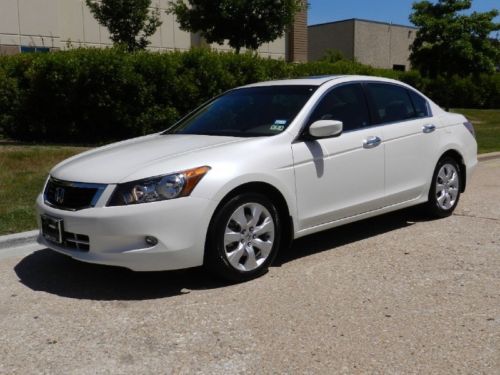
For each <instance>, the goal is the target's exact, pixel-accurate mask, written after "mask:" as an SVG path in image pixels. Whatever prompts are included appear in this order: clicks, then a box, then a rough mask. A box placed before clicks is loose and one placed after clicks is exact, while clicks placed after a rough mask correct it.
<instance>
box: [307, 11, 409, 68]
mask: <svg viewBox="0 0 500 375" xmlns="http://www.w3.org/2000/svg"><path fill="white" fill-rule="evenodd" d="M416 32H417V29H416V28H414V27H409V26H402V25H395V24H391V23H383V22H376V21H368V20H360V19H349V20H344V21H337V22H329V23H324V24H320V25H312V26H309V27H308V38H309V60H310V61H315V60H319V59H321V58H322V57H323V56H325V53H326V52H327V50H329V49H336V50H339V51H340V52H342V53H343V55H344V56H345V57H346V58H349V59H353V58H354V59H356V60H357V61H359V62H360V63H362V64H367V65H371V66H373V67H377V68H386V69H395V70H409V68H410V61H409V57H410V46H411V45H412V44H413V41H414V40H415V36H416Z"/></svg>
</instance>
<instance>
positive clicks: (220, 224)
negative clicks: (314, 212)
mask: <svg viewBox="0 0 500 375" xmlns="http://www.w3.org/2000/svg"><path fill="white" fill-rule="evenodd" d="M246 203H259V204H261V205H262V206H264V207H265V208H266V209H267V210H268V211H269V213H270V214H271V216H272V219H273V221H274V229H275V233H274V243H273V248H272V250H271V253H270V254H269V256H268V258H267V259H266V261H265V262H264V263H263V264H262V265H261V266H260V267H258V268H257V269H255V270H253V271H240V270H237V269H235V268H234V267H233V266H232V265H231V264H230V263H229V260H228V259H227V257H226V253H225V249H224V233H225V230H226V224H227V222H228V221H229V218H230V217H231V215H232V214H233V213H234V211H235V210H236V209H237V208H238V207H240V206H242V205H244V204H246ZM281 232H282V231H281V221H280V215H279V212H278V210H277V208H276V207H275V205H274V204H273V203H272V202H271V201H270V200H269V199H268V198H267V197H266V196H265V195H262V194H258V193H242V194H239V195H236V196H235V197H233V198H231V199H229V200H228V201H227V202H225V203H224V204H223V205H222V206H221V207H220V208H219V209H218V210H217V211H216V213H215V214H214V217H213V219H212V222H211V224H210V228H209V233H208V236H207V248H206V252H205V266H206V267H207V268H208V269H209V270H210V271H211V272H212V273H215V274H216V275H217V276H219V277H222V278H224V279H226V280H230V281H236V282H241V281H247V280H251V279H253V278H256V277H258V276H261V275H263V274H264V273H266V272H267V269H268V267H269V265H270V264H271V263H272V262H273V261H274V259H275V258H276V255H277V254H278V251H279V248H280V243H281V234H282V233H281Z"/></svg>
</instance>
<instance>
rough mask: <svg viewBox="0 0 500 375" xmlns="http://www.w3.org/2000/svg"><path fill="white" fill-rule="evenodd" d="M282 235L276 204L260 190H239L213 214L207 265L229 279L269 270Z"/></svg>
mask: <svg viewBox="0 0 500 375" xmlns="http://www.w3.org/2000/svg"><path fill="white" fill-rule="evenodd" d="M280 239H281V222H280V220H279V215H278V211H277V209H276V207H275V206H274V204H273V203H272V202H271V201H270V200H269V199H267V198H266V197H265V196H263V195H261V194H256V193H244V194H240V195H238V196H236V197H234V198H232V199H230V200H229V201H227V202H226V203H225V204H224V205H223V206H222V207H221V208H220V209H219V210H218V211H217V212H216V214H215V215H214V218H213V220H212V224H211V227H210V231H209V234H208V238H207V248H206V254H205V266H206V267H207V268H208V269H209V270H210V271H212V273H215V274H216V275H217V276H220V277H222V278H224V279H227V280H230V281H237V282H240V281H247V280H250V279H253V278H255V277H258V276H260V275H262V274H264V273H265V272H266V271H267V269H268V267H269V265H270V264H271V262H272V261H273V260H274V258H275V257H276V255H277V253H278V249H279V244H280Z"/></svg>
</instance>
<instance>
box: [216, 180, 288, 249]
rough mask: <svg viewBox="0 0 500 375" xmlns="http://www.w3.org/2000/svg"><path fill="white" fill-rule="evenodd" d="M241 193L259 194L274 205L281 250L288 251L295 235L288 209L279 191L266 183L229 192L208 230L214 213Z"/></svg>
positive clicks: (253, 183) (220, 204) (248, 185)
mask: <svg viewBox="0 0 500 375" xmlns="http://www.w3.org/2000/svg"><path fill="white" fill-rule="evenodd" d="M243 193H260V194H263V195H265V196H266V197H268V198H269V199H270V200H271V201H272V202H273V203H274V204H276V208H277V210H278V214H279V216H280V221H281V223H282V225H283V233H282V243H281V250H283V249H288V248H289V247H290V246H291V244H292V241H293V238H294V233H295V232H294V223H293V217H292V214H291V212H290V208H289V207H288V203H287V201H286V199H285V196H284V195H283V194H282V193H281V191H280V190H279V189H277V188H276V187H275V186H273V185H271V184H269V183H267V182H261V181H259V182H257V181H256V182H247V183H244V184H242V185H239V186H237V187H235V188H234V189H232V190H231V191H229V192H228V193H227V194H226V195H225V196H224V198H222V200H221V201H220V202H219V204H218V205H217V207H216V208H215V210H214V214H213V216H212V218H211V220H210V224H209V230H211V228H212V226H213V225H214V222H213V221H214V217H215V216H216V213H217V212H218V211H219V210H220V209H221V207H223V206H224V204H226V202H228V201H229V200H230V199H232V198H234V197H235V196H237V195H239V194H243ZM207 238H208V236H207Z"/></svg>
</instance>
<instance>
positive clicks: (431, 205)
mask: <svg viewBox="0 0 500 375" xmlns="http://www.w3.org/2000/svg"><path fill="white" fill-rule="evenodd" d="M445 164H450V165H453V166H454V167H455V169H456V170H457V173H458V195H457V199H456V200H455V204H454V205H453V206H452V207H451V208H449V209H447V210H445V209H443V208H441V207H440V206H439V204H438V201H437V197H436V180H437V176H438V173H439V170H440V169H441V167H442V166H443V165H445ZM461 189H462V170H461V168H460V165H459V164H458V163H457V162H456V160H455V159H453V158H451V157H444V158H441V159H440V160H439V161H438V163H437V165H436V169H435V170H434V174H433V175H432V182H431V188H430V190H429V202H428V211H429V214H430V215H432V216H434V217H439V218H442V217H447V216H450V215H451V214H452V213H453V211H454V210H455V208H456V207H457V205H458V201H459V200H460V195H461V194H460V192H461Z"/></svg>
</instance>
